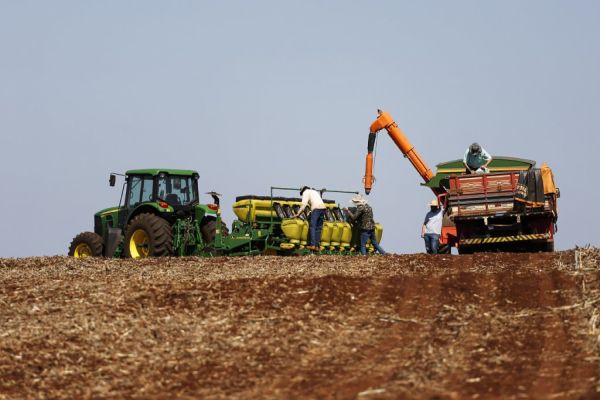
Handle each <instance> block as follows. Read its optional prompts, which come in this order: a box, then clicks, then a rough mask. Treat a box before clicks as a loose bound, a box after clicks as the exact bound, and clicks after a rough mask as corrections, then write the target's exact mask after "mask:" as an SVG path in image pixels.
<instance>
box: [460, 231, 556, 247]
mask: <svg viewBox="0 0 600 400" xmlns="http://www.w3.org/2000/svg"><path fill="white" fill-rule="evenodd" d="M548 239H551V236H550V234H549V233H535V234H531V235H514V236H498V237H487V238H473V239H463V240H461V241H460V242H459V243H458V244H459V246H471V245H478V244H488V243H506V242H524V241H533V240H536V241H537V240H548Z"/></svg>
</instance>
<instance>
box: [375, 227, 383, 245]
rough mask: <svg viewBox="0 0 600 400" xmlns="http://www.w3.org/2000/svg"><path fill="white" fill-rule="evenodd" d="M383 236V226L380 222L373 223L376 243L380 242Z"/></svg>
mask: <svg viewBox="0 0 600 400" xmlns="http://www.w3.org/2000/svg"><path fill="white" fill-rule="evenodd" d="M382 236H383V226H381V224H380V223H376V224H375V238H376V239H377V243H381V237H382Z"/></svg>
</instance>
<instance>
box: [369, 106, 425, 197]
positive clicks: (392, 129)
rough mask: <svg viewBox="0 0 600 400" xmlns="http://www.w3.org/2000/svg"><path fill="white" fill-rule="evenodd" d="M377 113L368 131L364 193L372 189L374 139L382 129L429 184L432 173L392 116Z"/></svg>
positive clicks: (378, 111)
mask: <svg viewBox="0 0 600 400" xmlns="http://www.w3.org/2000/svg"><path fill="white" fill-rule="evenodd" d="M377 113H378V114H379V116H378V117H377V119H376V120H375V121H374V122H373V123H372V124H371V128H370V129H369V144H368V148H367V161H366V166H365V182H364V183H365V193H366V194H369V193H370V192H371V188H372V187H373V148H374V147H375V138H376V135H377V132H379V131H380V130H382V129H384V128H385V130H386V131H387V133H388V134H389V135H390V137H391V138H392V140H393V141H394V143H396V146H398V148H399V149H400V151H401V152H402V154H404V157H406V158H408V159H409V161H410V162H411V164H412V165H413V167H415V169H416V170H417V172H418V173H419V175H421V177H422V178H423V180H425V182H429V180H430V179H431V178H432V177H433V173H432V172H431V170H430V169H429V167H428V166H427V164H425V161H423V159H422V158H421V156H420V155H419V153H417V151H416V150H415V148H414V146H413V145H412V144H411V143H410V141H409V140H408V139H407V138H406V136H405V135H404V133H402V131H401V130H400V128H398V125H397V124H396V123H395V122H394V120H393V119H392V116H391V115H390V114H389V113H387V112H384V111H381V110H377Z"/></svg>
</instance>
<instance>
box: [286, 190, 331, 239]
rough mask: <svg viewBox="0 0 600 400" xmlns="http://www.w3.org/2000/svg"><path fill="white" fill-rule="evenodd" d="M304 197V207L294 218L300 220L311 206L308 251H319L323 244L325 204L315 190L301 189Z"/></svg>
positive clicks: (301, 194)
mask: <svg viewBox="0 0 600 400" xmlns="http://www.w3.org/2000/svg"><path fill="white" fill-rule="evenodd" d="M300 196H302V205H301V206H300V209H299V210H298V212H297V213H296V214H295V215H294V218H298V217H299V216H300V214H302V211H304V209H305V208H306V206H308V205H309V204H310V221H309V223H308V246H306V248H307V249H308V250H319V249H320V243H321V231H322V230H323V221H324V220H325V203H324V202H323V199H322V198H321V194H320V193H319V192H318V191H316V190H315V189H311V188H309V187H308V186H303V187H302V189H300Z"/></svg>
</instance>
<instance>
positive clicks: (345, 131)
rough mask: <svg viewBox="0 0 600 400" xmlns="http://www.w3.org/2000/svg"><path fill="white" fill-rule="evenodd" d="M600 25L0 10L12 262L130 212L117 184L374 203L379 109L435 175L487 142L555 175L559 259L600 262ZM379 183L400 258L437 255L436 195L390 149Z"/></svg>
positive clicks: (100, 8)
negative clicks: (370, 178) (135, 181)
mask: <svg viewBox="0 0 600 400" xmlns="http://www.w3.org/2000/svg"><path fill="white" fill-rule="evenodd" d="M598 20H600V3H598V2H595V1H570V2H566V1H525V2H523V1H502V2H481V1H454V2H446V1H422V2H412V1H411V2H408V1H370V2H366V1H365V2H347V1H330V2H316V1H304V2H295V3H294V2H281V1H256V2H243V1H235V2H229V1H222V2H204V1H178V2H166V1H144V2H139V1H137V2H134V1H103V2H84V1H52V2H45V1H18V2H14V1H0V49H1V51H2V53H1V54H2V55H1V57H0V148H1V149H2V157H1V159H0V167H1V168H2V170H3V171H4V174H5V177H7V178H8V179H7V180H6V181H5V183H4V184H3V185H1V189H0V194H1V195H2V198H3V201H4V210H5V212H4V216H3V219H2V221H3V222H2V229H1V231H0V256H2V257H20V256H34V255H53V254H65V253H66V252H67V248H68V245H69V242H70V241H71V239H72V238H73V236H74V235H75V234H77V233H78V232H81V231H84V230H91V229H92V228H93V218H92V216H93V213H94V212H95V211H97V210H99V209H102V208H105V207H108V206H111V205H116V203H118V199H119V195H120V190H119V189H118V188H111V187H109V186H108V174H109V172H111V171H114V172H123V171H125V170H127V169H131V168H145V167H171V168H185V169H188V168H189V169H196V170H198V171H200V174H201V186H202V187H201V190H202V191H203V192H204V191H208V190H217V191H219V192H221V193H223V194H224V196H223V199H222V204H223V205H224V209H225V211H224V217H225V219H226V220H227V221H228V222H229V223H231V221H232V219H233V213H232V211H231V209H230V205H231V204H232V203H233V201H234V199H235V196H237V195H245V194H267V193H268V192H269V187H270V186H271V185H275V186H298V187H299V186H302V185H305V184H306V185H310V186H314V187H319V188H320V187H327V188H334V189H350V190H359V189H361V187H362V176H363V174H364V157H365V154H366V146H367V134H368V127H369V125H370V123H371V122H372V121H373V119H374V118H375V117H376V110H377V108H382V109H384V110H386V111H389V112H390V113H391V114H392V116H393V117H394V118H395V120H396V121H397V123H398V125H399V126H400V127H401V129H402V130H403V131H404V132H405V133H406V134H407V136H408V137H409V139H410V140H411V141H412V143H413V144H414V145H415V147H416V148H417V150H418V151H419V152H420V153H421V155H422V156H423V158H424V159H425V161H426V162H427V163H428V164H429V165H430V167H432V168H434V167H435V164H437V163H438V162H442V161H446V160H450V159H456V158H459V157H461V156H462V154H463V153H464V150H465V149H466V147H467V146H468V145H469V144H470V143H471V142H473V141H478V142H480V143H481V144H482V145H483V146H484V147H485V148H486V149H487V150H488V151H489V152H490V153H492V154H493V155H502V156H514V157H521V158H527V159H533V160H536V161H537V162H538V165H539V164H541V163H542V162H543V161H546V162H548V163H549V165H550V166H551V167H552V168H553V169H554V173H555V177H556V180H557V184H558V186H559V187H560V189H561V192H562V198H561V199H560V204H559V207H560V217H559V221H558V222H559V232H558V234H557V236H556V240H557V248H558V249H567V248H572V247H573V246H575V245H585V244H588V243H590V244H593V245H596V246H599V245H600V239H599V235H598V228H597V226H596V225H595V222H596V221H597V220H598V218H597V217H594V215H595V212H594V211H593V209H592V208H591V207H590V205H591V204H593V202H594V201H595V200H596V199H597V198H598V197H599V195H600V189H598V186H597V185H596V182H595V181H596V180H597V179H596V178H595V175H594V173H595V166H596V162H595V158H596V154H597V152H598V148H599V144H600V143H599V139H598V130H599V128H600V112H599V111H600V78H599V73H598V71H600V47H599V46H598V40H599V39H600V25H599V24H598V23H597V21H598ZM375 175H376V177H377V183H376V185H375V187H374V189H373V192H372V194H371V196H369V200H370V202H371V204H372V205H373V207H374V211H375V216H376V219H378V220H379V221H380V222H382V223H383V225H384V238H383V241H382V245H383V247H384V248H386V249H387V250H390V251H394V252H399V253H414V252H420V251H422V249H423V244H422V241H421V239H420V237H419V234H420V225H421V223H422V219H423V216H424V214H425V212H426V208H427V207H426V203H427V202H428V201H429V200H430V198H431V193H430V192H428V190H427V189H425V188H422V187H421V186H420V185H419V184H420V182H421V181H420V177H419V175H418V174H417V173H416V172H415V171H414V170H413V169H412V167H411V165H410V164H409V163H408V161H407V160H405V159H404V158H403V157H402V156H401V154H400V152H399V151H398V150H397V149H396V147H395V146H394V144H393V142H392V141H391V140H390V139H389V138H388V137H387V136H385V135H381V137H380V139H379V141H378V149H377V160H376V166H375ZM336 199H337V200H339V201H340V202H342V203H346V202H347V201H348V199H349V197H344V196H338V197H336ZM203 200H204V201H206V202H208V201H209V198H208V196H207V197H205V198H203Z"/></svg>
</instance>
